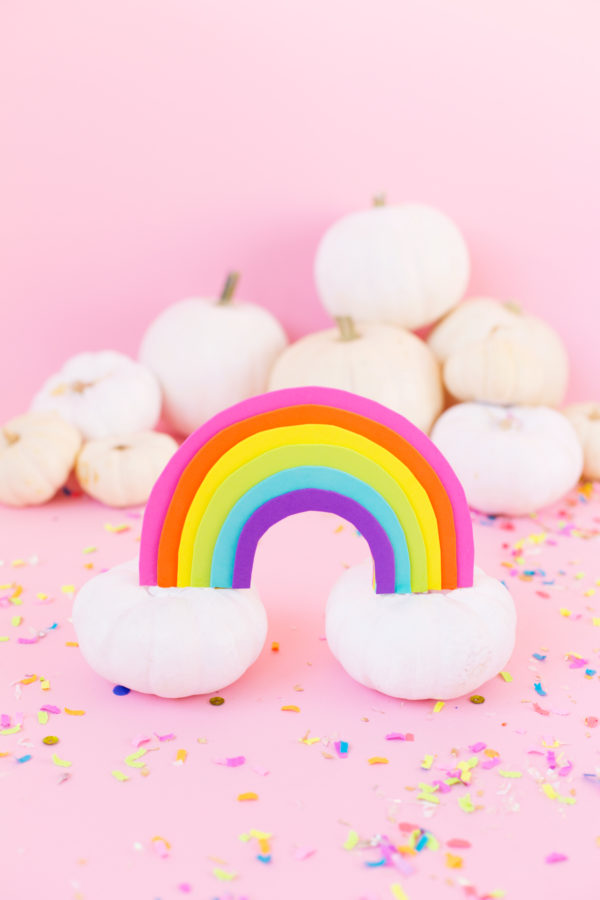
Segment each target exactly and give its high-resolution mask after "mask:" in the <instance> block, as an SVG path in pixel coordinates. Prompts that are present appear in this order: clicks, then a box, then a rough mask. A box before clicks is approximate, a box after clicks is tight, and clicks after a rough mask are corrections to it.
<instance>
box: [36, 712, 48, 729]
mask: <svg viewBox="0 0 600 900" xmlns="http://www.w3.org/2000/svg"><path fill="white" fill-rule="evenodd" d="M37 716H38V722H39V724H40V725H46V724H47V723H48V713H47V712H46V710H45V709H40V710H39V711H38V714H37Z"/></svg>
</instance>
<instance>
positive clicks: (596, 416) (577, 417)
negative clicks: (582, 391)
mask: <svg viewBox="0 0 600 900" xmlns="http://www.w3.org/2000/svg"><path fill="white" fill-rule="evenodd" d="M564 414H565V416H566V417H567V418H568V420H569V422H570V423H571V425H572V426H573V428H574V429H575V431H576V432H577V436H578V438H579V440H580V442H581V446H582V448H583V474H584V477H585V478H590V479H592V481H600V403H573V404H572V405H571V406H567V408H566V409H565V410H564Z"/></svg>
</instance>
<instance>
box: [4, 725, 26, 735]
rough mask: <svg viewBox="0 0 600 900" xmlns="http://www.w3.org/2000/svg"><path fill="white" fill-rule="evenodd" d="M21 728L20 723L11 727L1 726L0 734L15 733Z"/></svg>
mask: <svg viewBox="0 0 600 900" xmlns="http://www.w3.org/2000/svg"><path fill="white" fill-rule="evenodd" d="M20 730H21V726H20V725H13V726H12V728H3V729H2V730H1V731H0V734H17V733H18V732H19V731H20Z"/></svg>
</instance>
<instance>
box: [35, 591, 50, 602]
mask: <svg viewBox="0 0 600 900" xmlns="http://www.w3.org/2000/svg"><path fill="white" fill-rule="evenodd" d="M35 596H36V597H37V598H38V600H47V599H48V594H44V592H43V591H40V592H39V593H38V594H36V595H35Z"/></svg>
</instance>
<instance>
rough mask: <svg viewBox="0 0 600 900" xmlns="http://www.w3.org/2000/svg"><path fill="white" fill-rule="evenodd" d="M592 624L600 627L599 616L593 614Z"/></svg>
mask: <svg viewBox="0 0 600 900" xmlns="http://www.w3.org/2000/svg"><path fill="white" fill-rule="evenodd" d="M592 625H595V626H596V627H597V628H598V627H600V616H594V618H593V619H592Z"/></svg>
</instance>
